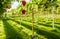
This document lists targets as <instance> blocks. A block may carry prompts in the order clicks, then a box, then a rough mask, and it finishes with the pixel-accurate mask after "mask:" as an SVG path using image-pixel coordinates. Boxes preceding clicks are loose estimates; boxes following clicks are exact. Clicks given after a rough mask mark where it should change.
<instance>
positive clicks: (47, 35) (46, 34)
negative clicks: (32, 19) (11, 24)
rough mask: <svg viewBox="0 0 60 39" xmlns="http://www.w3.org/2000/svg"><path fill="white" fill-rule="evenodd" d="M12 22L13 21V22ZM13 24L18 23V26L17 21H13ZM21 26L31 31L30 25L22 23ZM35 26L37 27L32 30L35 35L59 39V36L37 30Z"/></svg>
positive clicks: (48, 38)
mask: <svg viewBox="0 0 60 39" xmlns="http://www.w3.org/2000/svg"><path fill="white" fill-rule="evenodd" d="M13 21H15V20H13ZM15 22H16V23H18V24H20V22H18V21H15ZM21 25H23V26H24V27H26V28H28V29H30V30H32V27H31V25H28V24H26V23H25V24H24V23H23V22H22V23H21ZM36 26H37V25H35V27H34V30H35V31H36V33H37V34H39V35H43V36H45V37H46V38H47V39H60V36H58V35H56V34H55V33H52V32H47V31H45V30H41V29H38V28H37V27H36Z"/></svg>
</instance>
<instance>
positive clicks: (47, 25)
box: [38, 23, 60, 29]
mask: <svg viewBox="0 0 60 39" xmlns="http://www.w3.org/2000/svg"><path fill="white" fill-rule="evenodd" d="M38 24H39V25H43V26H46V27H52V25H50V24H43V23H38ZM55 28H58V29H60V27H59V26H57V25H55Z"/></svg>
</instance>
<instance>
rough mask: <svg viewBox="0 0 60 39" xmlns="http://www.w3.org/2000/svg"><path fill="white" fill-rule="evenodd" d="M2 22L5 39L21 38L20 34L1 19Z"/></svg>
mask: <svg viewBox="0 0 60 39" xmlns="http://www.w3.org/2000/svg"><path fill="white" fill-rule="evenodd" d="M3 24H4V27H5V32H6V37H7V38H6V39H23V38H22V36H21V35H20V34H19V33H17V31H16V30H15V29H14V28H13V27H12V26H11V25H10V24H9V23H7V22H6V20H4V19H3Z"/></svg>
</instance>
